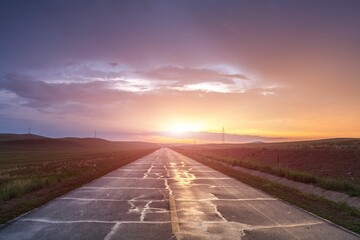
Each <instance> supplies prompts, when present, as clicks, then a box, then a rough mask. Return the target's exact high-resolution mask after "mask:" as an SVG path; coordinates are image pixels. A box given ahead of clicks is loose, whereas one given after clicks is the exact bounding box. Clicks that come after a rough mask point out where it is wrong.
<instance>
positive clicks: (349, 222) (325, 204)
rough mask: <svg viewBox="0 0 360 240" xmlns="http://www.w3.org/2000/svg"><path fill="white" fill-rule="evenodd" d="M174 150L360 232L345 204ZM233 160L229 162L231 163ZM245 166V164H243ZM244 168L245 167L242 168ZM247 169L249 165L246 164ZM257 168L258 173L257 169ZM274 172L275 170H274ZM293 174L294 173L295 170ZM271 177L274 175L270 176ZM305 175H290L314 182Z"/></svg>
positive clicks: (357, 218) (359, 221)
mask: <svg viewBox="0 0 360 240" xmlns="http://www.w3.org/2000/svg"><path fill="white" fill-rule="evenodd" d="M173 150H175V151H177V152H179V153H181V154H183V155H185V156H188V157H190V158H192V159H195V160H197V161H199V162H201V163H203V164H205V165H207V166H209V167H211V168H213V169H216V170H218V171H220V172H222V173H224V174H226V175H228V176H230V177H233V178H235V179H238V180H239V181H241V182H244V183H246V184H248V185H250V186H252V187H255V188H258V189H260V190H262V191H264V192H267V193H269V194H270V195H272V196H275V197H278V198H280V199H283V200H285V201H287V202H289V203H291V204H294V205H296V206H299V207H301V208H303V209H306V210H307V211H309V212H312V213H314V214H316V215H318V216H321V217H323V218H325V219H328V220H330V221H332V222H334V223H336V224H338V225H340V226H343V227H345V228H347V229H349V230H352V231H354V232H356V233H360V211H359V210H357V209H356V208H353V207H350V206H348V205H347V204H345V203H335V202H332V201H329V200H326V199H324V198H321V197H317V196H314V195H311V194H306V193H303V192H301V191H298V190H296V189H292V188H289V187H286V186H284V185H281V184H278V183H274V182H271V181H268V180H265V179H262V178H259V177H256V176H252V175H249V174H246V173H241V174H240V173H239V172H238V171H236V170H235V169H233V168H232V167H231V166H230V165H231V164H238V162H236V161H234V159H231V160H229V159H228V160H229V162H227V163H231V164H230V165H224V164H223V161H225V160H223V159H217V158H214V157H213V156H212V157H209V156H206V154H199V152H197V151H195V150H194V149H192V150H188V149H186V147H185V148H183V147H177V148H173ZM231 161H232V162H231ZM245 164H246V163H245ZM243 166H244V165H243ZM246 166H247V167H248V168H250V167H249V165H246ZM251 167H254V168H252V169H256V168H258V169H261V167H264V168H266V169H267V171H269V173H271V171H274V172H275V171H279V175H281V174H282V175H283V176H284V177H285V176H286V174H289V175H290V172H291V171H289V172H286V171H283V169H282V172H281V170H280V169H277V170H274V169H272V170H271V168H270V167H265V166H258V165H255V166H253V165H251ZM258 169H257V170H258ZM275 169H276V168H275ZM295 172H296V171H295ZM272 174H273V173H272ZM306 174H307V173H298V175H297V174H296V173H295V174H294V173H292V174H291V175H292V176H296V177H294V178H297V179H304V182H305V181H314V180H310V179H311V177H309V176H307V175H306Z"/></svg>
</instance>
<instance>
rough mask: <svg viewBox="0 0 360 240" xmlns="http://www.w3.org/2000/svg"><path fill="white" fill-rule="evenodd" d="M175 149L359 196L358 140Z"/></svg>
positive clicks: (211, 145) (359, 144)
mask: <svg viewBox="0 0 360 240" xmlns="http://www.w3.org/2000/svg"><path fill="white" fill-rule="evenodd" d="M178 149H179V150H181V151H183V152H186V153H189V154H192V155H198V156H200V157H201V156H202V157H206V158H210V159H213V160H218V161H223V162H226V163H228V164H231V165H234V166H241V167H245V168H249V169H255V170H259V171H263V172H266V173H270V174H274V175H277V176H280V177H286V178H289V179H292V180H295V181H299V182H304V183H310V184H314V185H317V186H320V187H322V188H325V189H329V190H335V191H340V192H346V193H348V194H349V195H351V196H360V140H359V139H329V140H318V141H306V142H292V143H268V144H267V143H257V144H218V145H216V144H208V145H188V146H182V147H180V148H178Z"/></svg>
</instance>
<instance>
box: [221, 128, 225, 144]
mask: <svg viewBox="0 0 360 240" xmlns="http://www.w3.org/2000/svg"><path fill="white" fill-rule="evenodd" d="M221 143H222V144H224V143H225V129H224V127H222V134H221Z"/></svg>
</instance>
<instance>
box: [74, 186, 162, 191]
mask: <svg viewBox="0 0 360 240" xmlns="http://www.w3.org/2000/svg"><path fill="white" fill-rule="evenodd" d="M83 189H94V190H96V189H101V190H102V189H104V190H122V189H124V190H164V188H152V187H82V188H79V189H78V190H83Z"/></svg>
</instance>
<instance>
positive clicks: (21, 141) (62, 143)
mask: <svg viewBox="0 0 360 240" xmlns="http://www.w3.org/2000/svg"><path fill="white" fill-rule="evenodd" d="M156 147H159V145H158V144H154V143H147V142H126V141H108V140H105V139H101V138H75V137H67V138H48V137H43V136H39V135H33V134H10V133H0V149H6V148H12V149H13V148H21V149H43V148H48V149H64V148H66V149H69V150H71V149H94V148H95V149H103V150H123V149H129V150H130V149H138V148H156Z"/></svg>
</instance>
